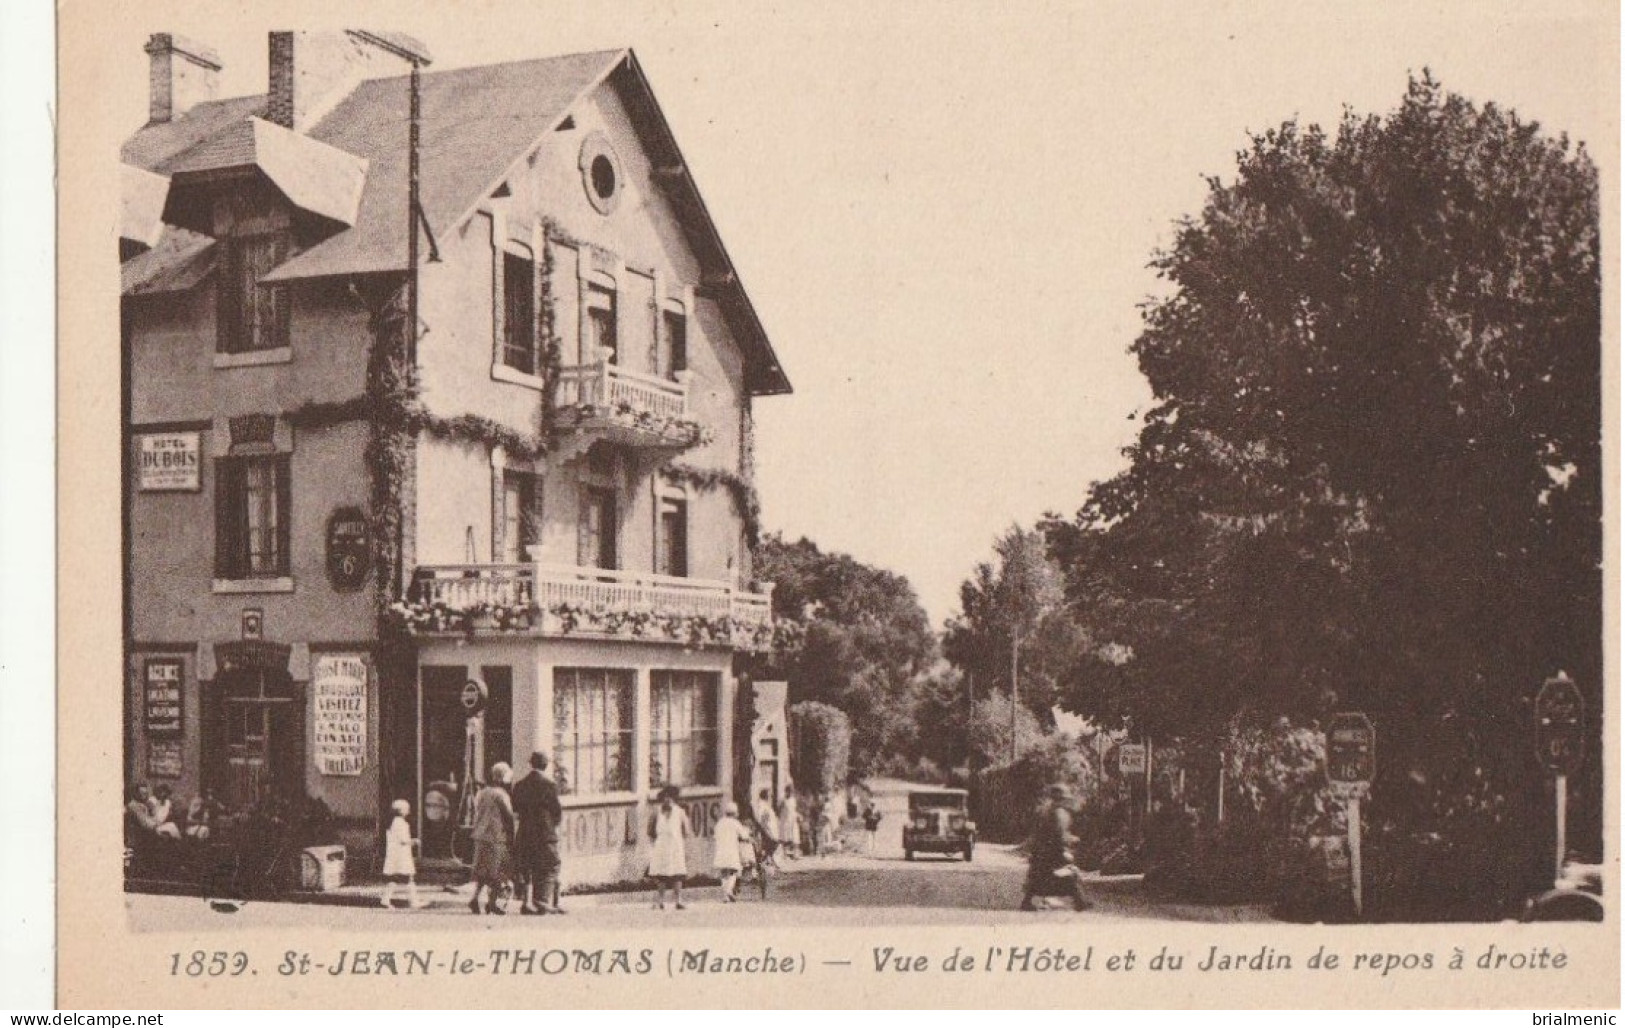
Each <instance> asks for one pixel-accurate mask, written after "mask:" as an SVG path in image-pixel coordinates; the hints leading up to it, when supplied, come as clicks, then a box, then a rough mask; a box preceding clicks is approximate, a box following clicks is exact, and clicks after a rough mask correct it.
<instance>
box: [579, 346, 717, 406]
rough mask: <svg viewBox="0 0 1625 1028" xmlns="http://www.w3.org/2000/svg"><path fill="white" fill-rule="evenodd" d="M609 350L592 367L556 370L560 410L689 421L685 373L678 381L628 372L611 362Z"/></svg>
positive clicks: (603, 352) (686, 374)
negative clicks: (575, 408)
mask: <svg viewBox="0 0 1625 1028" xmlns="http://www.w3.org/2000/svg"><path fill="white" fill-rule="evenodd" d="M609 357H610V353H609V351H608V350H604V351H600V354H599V358H598V360H597V361H596V362H594V363H592V364H581V365H577V366H575V367H570V368H561V369H560V370H559V391H558V394H557V397H556V399H557V400H558V403H559V406H561V407H583V408H586V407H594V408H603V409H605V410H606V411H609V412H623V411H624V412H631V413H634V414H645V415H648V416H650V417H653V418H658V419H661V420H663V421H667V422H676V421H682V420H685V419H687V418H688V373H687V372H678V375H679V377H680V379H681V380H680V381H676V382H673V381H669V380H667V379H664V378H659V377H657V376H654V375H645V374H642V373H640V372H636V371H630V370H628V369H626V368H623V367H621V366H620V365H619V364H613V363H611V362H610V359H609Z"/></svg>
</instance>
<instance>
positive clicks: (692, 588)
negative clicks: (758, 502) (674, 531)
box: [413, 564, 773, 639]
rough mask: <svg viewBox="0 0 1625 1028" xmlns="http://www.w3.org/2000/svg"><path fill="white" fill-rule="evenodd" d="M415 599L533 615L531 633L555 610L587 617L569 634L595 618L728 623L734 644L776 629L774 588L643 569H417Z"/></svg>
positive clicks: (550, 623) (550, 620)
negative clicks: (757, 588) (643, 616)
mask: <svg viewBox="0 0 1625 1028" xmlns="http://www.w3.org/2000/svg"><path fill="white" fill-rule="evenodd" d="M413 599H414V600H415V601H416V602H417V603H418V604H420V605H424V606H427V607H435V606H443V607H445V608H446V609H448V610H450V611H455V612H463V611H472V610H477V609H480V608H481V607H484V608H487V609H489V608H492V607H499V608H505V609H507V610H509V611H516V610H523V611H530V612H534V613H535V615H536V616H537V618H538V619H539V620H538V621H537V622H536V623H535V624H534V625H533V627H535V628H537V629H539V630H541V631H542V632H543V633H544V634H551V633H552V631H553V630H555V629H557V627H558V625H559V623H560V618H559V613H558V612H559V611H561V610H573V611H579V612H586V613H587V614H588V615H589V616H588V617H587V618H586V620H585V621H583V620H580V619H574V618H573V619H572V623H573V624H574V625H575V627H574V628H573V629H571V630H574V631H586V632H591V631H594V630H595V626H594V622H593V616H594V615H595V614H596V613H599V612H602V613H605V614H610V615H615V616H624V615H628V614H640V613H643V614H654V615H659V616H663V617H676V618H685V617H695V618H708V619H721V618H729V619H731V623H732V627H733V629H734V634H735V637H736V639H738V638H745V637H752V636H754V635H755V633H758V632H760V631H763V630H766V629H769V628H771V626H772V624H773V590H772V586H771V585H767V586H764V587H763V588H762V590H761V591H753V590H748V589H741V588H736V587H735V586H733V585H731V584H730V583H728V582H721V581H713V580H710V579H703V578H678V577H675V576H672V575H656V574H651V573H649V572H643V571H614V570H608V569H604V568H585V567H577V566H573V565H554V564H442V565H435V566H431V567H420V568H418V570H417V574H416V576H415V577H414V596H413Z"/></svg>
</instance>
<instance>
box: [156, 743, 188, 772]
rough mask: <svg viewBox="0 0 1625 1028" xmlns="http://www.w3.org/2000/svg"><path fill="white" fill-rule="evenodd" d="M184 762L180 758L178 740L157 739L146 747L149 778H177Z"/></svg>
mask: <svg viewBox="0 0 1625 1028" xmlns="http://www.w3.org/2000/svg"><path fill="white" fill-rule="evenodd" d="M184 765H185V760H184V759H183V758H182V757H181V744H180V740H178V739H159V740H157V741H156V742H153V743H150V744H148V746H147V776H148V777H149V778H179V777H180V776H181V773H182V771H183V769H184Z"/></svg>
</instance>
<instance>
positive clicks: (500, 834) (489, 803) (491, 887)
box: [468, 762, 514, 914]
mask: <svg viewBox="0 0 1625 1028" xmlns="http://www.w3.org/2000/svg"><path fill="white" fill-rule="evenodd" d="M512 781H513V769H512V768H510V767H508V765H507V764H503V763H500V762H499V763H496V764H492V765H491V780H490V782H489V783H488V784H487V785H486V786H485V788H483V789H481V790H480V791H479V794H478V795H476V796H475V797H474V833H473V834H474V898H473V899H471V900H469V901H468V908H469V909H470V910H472V911H474V913H476V914H478V913H480V890H482V889H484V890H487V892H486V901H485V913H487V914H505V913H507V911H506V910H504V909H503V908H502V907H500V906H498V905H497V902H498V900H499V899H501V897H502V891H503V889H504V888H505V887H506V885H507V883H508V880H509V879H510V878H511V877H512V876H513V869H512V863H513V861H512V859H511V857H512V853H513V829H514V817H513V801H512V800H510V799H509V798H508V785H509V783H511V782H512Z"/></svg>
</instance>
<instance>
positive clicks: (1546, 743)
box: [1535, 671, 1586, 879]
mask: <svg viewBox="0 0 1625 1028" xmlns="http://www.w3.org/2000/svg"><path fill="white" fill-rule="evenodd" d="M1585 751H1586V732H1585V697H1583V696H1581V695H1580V687H1579V686H1577V685H1575V684H1574V680H1573V679H1572V678H1570V677H1569V676H1568V675H1566V674H1564V673H1563V672H1561V671H1559V672H1558V673H1557V674H1556V675H1554V676H1552V677H1551V678H1548V679H1546V681H1545V682H1544V683H1543V684H1542V685H1541V687H1540V692H1539V693H1538V694H1536V696H1535V752H1536V754H1537V755H1538V756H1539V757H1540V761H1541V763H1542V764H1544V765H1545V766H1546V770H1547V771H1549V772H1551V774H1552V776H1553V783H1552V787H1553V792H1554V793H1555V799H1556V803H1555V806H1556V814H1557V837H1556V843H1555V847H1554V848H1555V850H1556V860H1555V865H1556V873H1555V878H1556V879H1561V878H1562V877H1563V864H1564V862H1565V861H1566V860H1567V859H1568V809H1569V775H1571V774H1573V773H1574V772H1575V771H1577V770H1579V767H1580V765H1581V764H1583V763H1584V762H1585Z"/></svg>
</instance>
